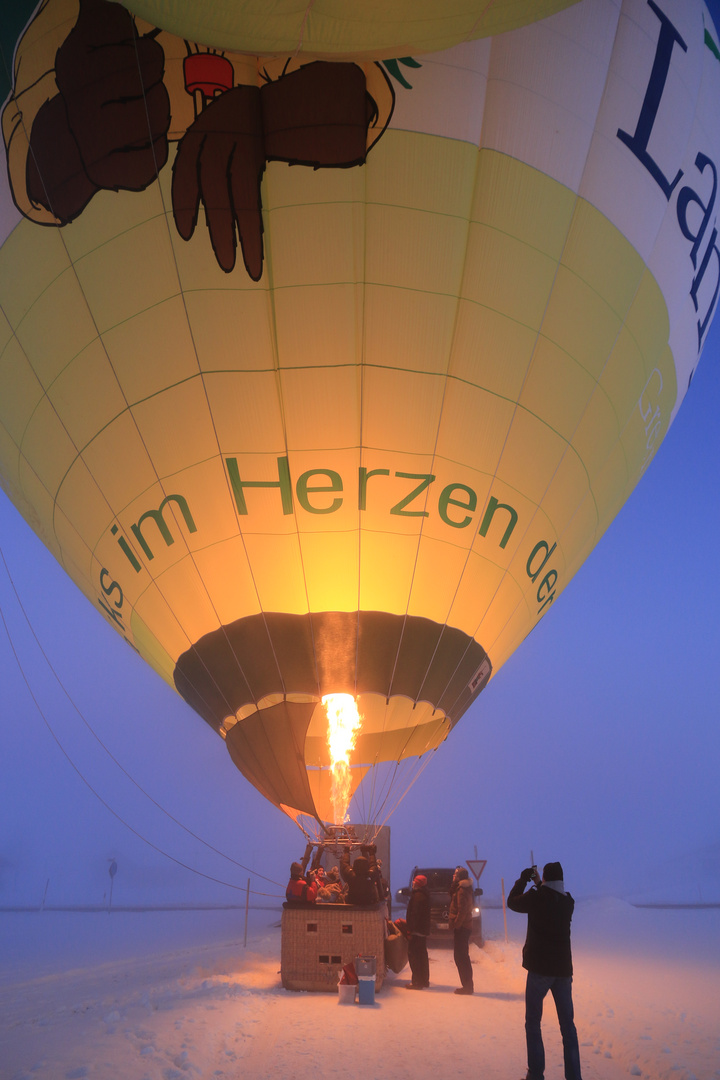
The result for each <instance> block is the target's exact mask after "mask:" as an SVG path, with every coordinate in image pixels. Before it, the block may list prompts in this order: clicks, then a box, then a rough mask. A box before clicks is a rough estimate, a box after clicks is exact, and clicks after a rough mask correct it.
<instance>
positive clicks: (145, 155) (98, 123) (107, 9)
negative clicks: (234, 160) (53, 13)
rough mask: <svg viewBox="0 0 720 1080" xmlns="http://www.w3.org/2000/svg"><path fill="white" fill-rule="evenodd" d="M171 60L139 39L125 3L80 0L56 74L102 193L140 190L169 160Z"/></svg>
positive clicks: (84, 155) (87, 165)
mask: <svg viewBox="0 0 720 1080" xmlns="http://www.w3.org/2000/svg"><path fill="white" fill-rule="evenodd" d="M164 63H165V57H164V54H163V50H162V48H161V46H160V45H158V43H157V42H156V41H155V40H154V39H153V38H152V37H139V36H138V33H137V30H136V28H135V23H134V21H133V18H132V16H131V15H130V14H129V12H128V11H126V9H125V8H124V7H122V6H121V5H120V4H114V3H108V2H107V0H80V14H79V16H78V20H77V22H76V24H75V26H74V27H73V29H72V30H71V32H70V34H69V35H68V37H67V39H66V40H65V42H64V43H63V44H62V46H61V47H60V49H58V52H57V56H56V59H55V75H56V79H57V85H58V90H59V91H60V94H61V95H62V98H63V101H64V103H65V109H66V111H67V118H68V124H69V127H70V130H71V132H72V134H73V136H74V138H75V141H76V142H77V145H78V149H79V152H80V157H81V159H82V162H83V165H84V167H85V171H86V173H87V175H88V178H89V179H90V180H91V181H92V183H94V184H96V185H97V186H98V187H99V188H113V189H115V190H117V189H118V188H124V189H128V190H130V191H140V190H142V189H143V188H145V187H147V185H148V184H150V183H152V181H153V180H154V179H155V177H156V175H157V173H158V172H159V171H160V169H161V168H162V167H163V165H164V164H165V162H166V161H167V152H168V147H167V137H166V136H167V131H168V127H169V125H170V101H169V98H168V94H167V90H166V89H165V87H164V86H163V81H162V80H163V69H164Z"/></svg>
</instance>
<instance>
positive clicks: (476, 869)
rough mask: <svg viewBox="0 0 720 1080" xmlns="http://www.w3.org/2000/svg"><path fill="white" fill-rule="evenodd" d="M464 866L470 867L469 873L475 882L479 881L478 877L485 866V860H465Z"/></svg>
mask: <svg viewBox="0 0 720 1080" xmlns="http://www.w3.org/2000/svg"><path fill="white" fill-rule="evenodd" d="M465 862H466V864H467V865H468V866H469V867H470V872H471V873H472V875H473V877H474V878H475V880H476V881H479V880H480V875H481V874H482V872H483V870H484V869H485V867H486V866H487V859H466V860H465Z"/></svg>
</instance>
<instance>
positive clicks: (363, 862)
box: [353, 855, 370, 877]
mask: <svg viewBox="0 0 720 1080" xmlns="http://www.w3.org/2000/svg"><path fill="white" fill-rule="evenodd" d="M353 870H354V871H355V873H356V874H357V875H358V877H367V876H368V874H369V872H370V863H369V862H368V861H367V859H366V858H365V856H364V855H358V857H357V859H356V860H355V862H354V863H353Z"/></svg>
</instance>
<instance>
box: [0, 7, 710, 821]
mask: <svg viewBox="0 0 720 1080" xmlns="http://www.w3.org/2000/svg"><path fill="white" fill-rule="evenodd" d="M445 6H446V5H445ZM555 6H556V7H559V6H561V5H555ZM265 7H267V5H265ZM90 9H92V10H90ZM109 9H113V10H112V11H111V10H109ZM118 10H120V11H121V10H122V9H119V8H118V6H117V5H111V4H104V3H101V2H100V0H95V3H94V4H93V5H87V6H86V8H84V9H83V10H82V11H81V13H80V15H79V14H78V8H77V5H76V4H73V3H71V2H69V0H50V3H48V4H47V5H46V7H45V8H44V9H43V10H42V11H41V12H40V14H39V15H38V16H37V18H36V19H35V21H34V22H32V23H31V24H30V26H29V27H28V29H27V32H26V34H25V36H24V37H23V39H22V41H21V43H20V45H19V47H18V51H17V55H16V80H15V87H14V96H12V97H11V99H10V100H9V102H8V104H7V105H6V108H5V112H4V116H3V130H4V134H5V141H6V147H7V154H8V174H9V185H10V186H9V187H8V189H7V191H6V192H5V194H4V195H3V206H2V214H3V217H2V220H3V222H5V223H6V224H5V238H4V243H3V246H2V249H0V306H1V309H2V315H1V317H0V349H1V350H2V351H1V354H0V425H1V426H0V460H1V463H2V464H1V470H2V482H3V485H4V487H5V489H6V490H7V491H8V493H9V494H10V497H11V498H13V500H14V501H15V503H16V505H18V507H19V508H20V509H21V510H22V512H23V513H24V514H25V516H26V517H27V519H28V521H30V523H31V525H32V526H33V528H34V529H35V530H36V531H37V532H38V534H39V535H40V536H41V537H42V539H43V540H44V542H45V543H46V544H47V545H48V547H49V548H50V549H51V551H53V553H54V554H55V555H56V557H57V558H58V560H59V561H60V563H61V564H62V565H63V566H64V567H65V569H66V570H67V571H68V573H69V574H70V575H71V576H72V578H73V579H74V580H75V581H76V582H77V584H78V585H79V587H80V588H81V589H83V591H84V592H85V593H86V595H87V596H88V598H89V599H90V600H91V601H92V602H93V603H94V604H96V605H97V606H98V607H99V609H100V610H101V611H102V612H103V614H104V615H105V617H106V618H107V619H109V620H110V621H111V623H112V625H113V626H114V628H115V629H116V630H117V631H118V632H119V633H120V634H121V635H122V636H123V637H124V638H125V639H126V641H128V642H129V643H130V644H131V645H132V646H133V647H134V648H135V649H137V650H138V652H139V653H140V654H141V655H142V656H143V657H144V658H145V659H146V660H147V662H148V663H150V664H151V665H152V666H153V667H154V668H155V670H156V671H157V672H158V673H159V674H160V675H161V676H162V677H163V678H165V679H166V680H167V682H168V683H170V685H172V686H174V687H175V688H176V689H177V690H178V691H179V693H180V694H181V695H182V696H183V697H184V698H185V700H186V701H188V702H189V703H190V704H191V705H192V707H193V708H194V709H196V711H197V712H198V713H199V714H200V716H202V717H203V718H204V719H205V720H206V721H207V722H208V723H209V724H210V725H211V726H212V727H213V728H214V729H215V730H216V731H218V732H219V734H220V735H221V736H222V737H223V738H224V739H225V741H226V744H227V747H228V750H229V752H230V754H231V756H232V758H233V760H234V761H235V763H236V765H237V766H238V768H239V769H240V770H241V771H242V772H243V773H244V775H245V776H247V777H248V779H250V780H251V782H252V783H254V784H255V785H256V786H257V787H258V789H259V790H260V791H262V792H263V794H265V795H266V796H267V798H268V799H270V800H271V801H272V802H273V803H274V804H275V805H277V806H280V807H282V808H283V809H284V810H285V811H286V812H288V813H290V814H291V815H292V816H293V817H297V816H298V815H300V814H303V815H308V816H310V817H313V818H316V819H318V820H321V821H328V820H332V809H331V804H330V780H329V774H328V764H329V758H328V748H327V742H326V716H325V710H324V708H323V706H322V704H321V700H320V699H321V698H322V696H323V695H325V694H329V693H349V694H352V695H353V696H354V697H355V698H356V699H357V701H358V706H359V709H360V712H361V714H362V717H363V724H362V729H361V732H360V734H359V736H358V739H357V743H356V747H355V750H354V752H353V756H352V759H351V766H352V772H353V785H354V787H357V785H358V783H360V781H361V780H362V778H363V777H364V776H365V775H366V774H367V773H368V771H369V770H370V771H371V772H372V770H374V769H375V767H376V766H378V765H381V764H382V763H392V764H393V765H397V764H398V763H400V762H403V761H410V762H416V761H418V760H419V759H420V758H421V757H422V755H424V754H425V753H426V752H427V751H428V750H430V749H434V748H436V747H437V746H438V745H439V744H440V743H441V742H442V741H443V740H444V739H445V738H446V737H447V734H448V733H449V731H450V730H451V728H452V727H453V726H454V724H455V723H457V721H458V720H459V719H460V717H461V716H462V714H463V713H464V712H465V711H466V709H467V708H468V707H469V705H470V704H471V703H472V701H474V699H475V698H476V697H477V695H478V694H479V693H480V691H481V690H482V689H483V687H484V686H485V685H486V684H487V681H488V679H489V678H490V676H491V674H492V673H494V672H497V670H498V669H499V668H500V667H501V666H502V664H503V663H504V662H505V660H506V659H507V658H508V657H509V656H510V655H511V654H512V652H513V650H514V649H515V648H517V646H518V645H519V644H520V642H521V641H522V640H523V639H524V637H525V636H526V635H527V634H528V633H529V632H530V630H532V629H533V627H534V626H535V625H537V623H538V621H539V620H540V619H541V618H542V617H543V615H544V614H545V613H546V612H547V611H548V610H549V609H550V607H551V606H552V605H553V603H554V602H555V600H556V599H557V597H558V596H559V594H560V592H561V591H562V589H563V588H564V587H565V585H566V584H567V582H568V581H569V580H570V578H571V577H572V576H573V574H574V573H575V572H576V570H577V569H578V568H579V566H580V565H581V564H582V562H583V560H584V559H585V558H586V557H587V555H588V554H589V552H590V551H591V550H592V548H593V546H594V545H595V543H596V542H597V541H598V539H599V538H600V536H601V535H602V533H603V532H604V530H605V529H606V528H607V527H608V525H609V524H610V522H611V521H612V519H613V518H614V516H615V515H616V514H617V512H618V510H619V509H620V507H621V506H622V505H623V503H624V502H625V500H626V499H627V497H628V495H629V494H630V493H631V491H632V490H633V488H634V486H635V484H636V483H637V482H638V480H639V479H640V477H641V476H642V474H643V472H644V470H645V469H646V468H647V466H648V464H649V462H650V461H651V460H652V457H653V456H654V453H655V451H656V449H657V447H658V446H659V444H660V442H661V440H662V438H663V437H664V435H665V433H666V432H667V429H668V426H669V424H670V422H671V420H672V418H673V416H674V415H675V412H676V410H677V408H678V407H679V405H680V402H681V401H682V398H683V396H684V394H685V392H686V390H687V387H688V385H689V382H690V379H691V377H692V373H693V370H694V368H695V365H696V362H697V358H698V355H699V353H700V350H701V348H702V345H703V343H704V340H705V337H706V335H707V330H708V327H709V324H710V320H711V318H712V315H713V313H714V309H715V304H716V300H717V293H718V280H719V277H720V274H719V268H720V255H719V254H718V247H717V231H716V228H715V199H716V189H717V170H716V163H717V161H718V158H719V156H720V125H719V124H718V118H717V107H716V102H717V100H718V92H719V91H720V60H719V59H718V55H719V54H718V49H717V44H716V38H715V37H714V31H711V29H710V28H711V27H712V24H711V22H710V20H709V17H708V16H707V12H706V10H705V8H704V5H703V4H701V3H694V2H693V3H689V2H687V0H682V2H680V0H675V2H671V0H667V2H663V3H660V4H652V5H650V4H648V3H645V2H644V0H625V2H624V3H622V4H621V3H619V2H618V3H608V2H605V0H582V2H580V3H576V4H573V5H571V6H569V7H567V9H566V10H563V11H558V12H557V13H555V14H552V15H551V17H549V18H544V19H541V20H538V21H535V22H533V23H531V24H529V25H526V26H520V28H519V29H516V30H514V31H513V32H512V33H505V34H502V36H499V37H490V38H484V39H479V40H472V41H467V42H464V43H463V44H460V45H457V46H455V47H453V48H451V49H448V50H445V51H442V52H435V53H432V54H429V55H420V56H419V57H418V58H417V59H414V58H413V57H410V56H409V55H407V56H405V57H404V59H402V60H392V59H391V60H388V61H387V62H382V60H377V62H376V61H372V60H368V58H367V51H366V50H365V49H363V48H358V50H357V55H356V56H355V58H354V59H353V57H352V55H350V56H347V55H346V57H345V62H344V63H342V64H337V63H328V62H325V61H316V62H313V60H312V58H311V59H308V60H306V59H305V58H302V57H300V58H294V59H293V60H289V59H288V58H287V57H284V58H274V59H272V60H270V59H268V58H263V57H259V56H257V55H250V54H248V53H247V52H245V53H230V52H228V53H226V54H225V56H223V57H219V56H217V55H216V54H213V53H211V52H208V51H207V49H206V48H204V46H205V45H207V44H208V43H210V44H212V41H211V40H210V38H209V37H208V38H207V39H206V40H204V41H203V40H201V41H200V43H199V44H198V42H196V41H193V42H189V41H187V40H183V39H182V38H179V37H177V36H176V35H175V34H174V33H172V32H171V31H172V29H173V28H172V26H171V27H170V30H168V29H167V28H166V27H162V29H161V30H160V32H156V30H157V28H152V27H148V26H147V25H145V24H144V23H143V22H141V21H138V23H137V32H138V33H140V35H141V36H140V38H139V39H138V40H139V41H140V43H141V44H142V49H136V48H135V46H136V45H137V44H138V40H133V39H132V33H131V37H130V43H131V44H132V46H133V49H132V56H133V59H132V61H131V62H129V72H130V76H132V78H133V79H134V80H135V83H133V85H136V84H137V85H140V84H141V85H142V93H140V92H138V95H137V100H138V102H139V101H143V102H144V103H145V105H146V106H147V108H145V107H144V108H143V109H142V110H136V112H135V113H134V119H132V117H131V120H128V121H126V119H125V118H123V119H122V120H121V119H120V114H119V113H118V114H117V119H116V120H115V121H112V122H110V121H108V122H107V123H105V122H103V123H101V122H100V121H99V120H98V119H97V117H98V116H100V117H102V116H104V117H107V116H111V117H112V116H115V113H114V112H113V111H112V109H110V110H109V111H108V109H107V108H106V110H105V112H103V111H102V109H101V108H99V107H98V109H97V111H96V112H95V113H94V112H93V108H94V105H95V104H99V105H102V104H103V101H105V104H106V105H107V101H110V100H111V99H112V101H111V103H112V102H117V101H119V100H120V98H121V96H122V95H120V93H119V92H115V97H114V98H113V97H112V94H111V93H110V91H109V90H108V80H109V79H110V78H111V75H112V77H113V78H114V77H115V73H114V72H113V73H111V74H108V72H107V71H102V72H98V71H97V70H94V74H92V73H91V72H90V67H89V66H88V68H87V71H88V72H89V73H88V74H87V77H86V78H85V76H84V75H83V71H85V70H86V69H85V68H84V67H83V63H85V62H86V63H87V64H88V65H90V60H89V59H87V58H88V57H90V56H91V55H92V49H91V48H90V46H92V44H93V41H96V40H97V37H98V35H100V36H101V37H102V36H103V35H105V38H106V39H107V40H110V38H112V40H113V43H114V44H113V48H114V49H116V50H117V55H120V54H121V53H122V49H123V48H124V46H125V45H126V44H127V40H128V39H127V34H128V31H127V22H125V23H123V22H122V21H121V20H120V21H118V16H117V11H118ZM134 10H135V9H134ZM137 10H138V11H139V10H140V9H139V7H138V8H137ZM143 13H145V12H143ZM125 18H127V17H125ZM158 18H159V16H158ZM43 20H45V22H43ZM93 20H94V21H93ZM117 27H119V30H118V29H116V28H117ZM123 27H125V29H123ZM706 28H707V29H706ZM123 34H124V35H125V37H123ZM88 43H89V44H88ZM145 49H147V57H144V53H143V50H145ZM156 49H159V50H161V54H162V55H160V54H158V53H157V52H156V51H155V50H156ZM83 50H85V51H83ZM123 55H125V54H123ZM378 55H380V51H379V52H378ZM136 56H137V57H140V59H137V60H136V59H134V58H135V57H136ZM83 57H85V58H86V59H85V61H83ZM188 57H198V58H199V59H198V60H197V61H196V60H192V62H191V63H186V60H187V58H188ZM208 57H210V59H209V60H208ZM221 61H222V62H221ZM123 63H124V62H123ZM133 65H136V66H135V67H133ZM91 74H92V77H91ZM127 74H128V72H127V71H126V70H125V68H123V64H121V63H119V64H118V72H117V78H118V79H122V78H125V77H126V75H127ZM83 80H84V81H83ZM117 85H120V83H118V84H117ZM103 94H104V95H105V98H103ZM106 99H107V100H106ZM126 100H127V95H125V97H124V98H123V101H126ZM148 103H149V104H148ZM113 108H114V105H113ZM53 109H54V110H57V111H56V112H54V113H51V112H50V111H49V110H53ZM138 115H140V116H141V119H140V120H139V121H138ZM58 118H59V119H58ZM51 121H52V122H51ZM113 123H115V124H116V127H115V128H113ZM132 124H134V125H135V127H132ZM138 125H139V126H138ZM143 125H144V127H143ZM148 125H149V126H148ZM66 129H67V130H66ZM128 130H130V132H131V135H132V137H131V135H128ZM137 132H139V133H140V134H137ZM63 133H65V134H67V133H69V135H70V136H71V139H70V140H69V141H68V140H66V141H65V142H62V139H63V138H64V137H65V136H64V135H63ZM133 133H134V134H133ZM141 136H142V138H141ZM113 140H114V141H113ZM123 140H124V142H123ZM143 140H144V141H143ZM138 147H140V150H141V151H142V153H143V154H145V158H144V160H147V159H148V156H149V155H151V161H152V162H154V165H153V168H152V169H151V171H150V175H148V176H146V177H145V179H143V180H140V179H137V178H136V179H132V178H131V179H130V180H128V179H127V168H126V167H127V166H128V162H129V161H130V159H131V157H132V155H133V154H134V152H135V151H136V150H138ZM63 155H64V156H63ZM73 155H74V156H73ZM353 155H354V156H353ZM120 159H121V160H120ZM58 162H61V163H64V164H63V169H64V170H65V171H64V172H62V170H61V169H59V166H58ZM118 162H119V163H118ZM253 162H255V163H256V164H255V165H254V166H253V165H252V163H253ZM251 166H252V167H253V168H255V172H252V173H249V172H248V170H249V169H251ZM113 169H117V170H125V172H123V177H122V178H121V181H120V180H118V179H117V178H118V176H119V175H120V173H119V172H113ZM60 173H62V175H60ZM134 175H135V174H134ZM137 176H140V173H139V172H138V173H137ZM248 176H250V179H251V180H252V182H250V181H249V180H248ZM253 178H254V179H253ZM111 181H112V182H111ZM253 185H254V186H253ZM115 188H117V190H115ZM68 208H69V209H68ZM193 215H194V216H193ZM384 799H385V795H383V800H384ZM383 800H379V799H378V800H377V805H378V807H379V805H380V802H382V801H383ZM378 812H379V811H378ZM383 812H384V811H383Z"/></svg>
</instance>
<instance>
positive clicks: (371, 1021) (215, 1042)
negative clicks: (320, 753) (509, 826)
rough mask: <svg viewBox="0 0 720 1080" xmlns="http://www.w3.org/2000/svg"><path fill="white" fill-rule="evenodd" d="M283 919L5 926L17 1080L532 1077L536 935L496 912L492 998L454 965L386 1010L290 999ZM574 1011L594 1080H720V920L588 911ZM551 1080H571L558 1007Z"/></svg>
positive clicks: (398, 989) (2, 1051) (384, 996)
mask: <svg viewBox="0 0 720 1080" xmlns="http://www.w3.org/2000/svg"><path fill="white" fill-rule="evenodd" d="M278 919H279V912H277V911H271V910H264V911H263V910H258V911H252V912H251V913H250V926H249V931H248V942H247V947H245V948H244V947H243V924H244V914H243V912H242V911H221V912H207V911H192V912H187V911H185V912H158V911H147V912H143V913H122V912H112V913H111V914H107V913H104V912H98V913H88V912H83V913H75V912H51V911H45V912H36V913H3V914H2V915H0V1077H2V1080H85V1078H87V1080H116V1078H117V1080H185V1078H194V1080H198V1078H203V1080H205V1078H209V1077H217V1078H233V1080H234V1078H237V1077H246V1076H247V1077H257V1078H259V1080H263V1078H266V1077H268V1078H272V1080H281V1078H282V1080H316V1078H317V1076H318V1075H320V1076H322V1077H323V1078H324V1080H331V1078H334V1077H337V1078H338V1080H340V1078H342V1080H360V1078H362V1080H375V1078H379V1077H382V1078H384V1080H404V1078H408V1080H410V1078H412V1080H425V1078H427V1080H429V1078H431V1077H432V1078H436V1077H448V1078H452V1080H457V1078H463V1077H472V1078H473V1080H475V1078H478V1077H481V1078H482V1080H501V1078H502V1080H508V1078H510V1080H520V1077H522V1076H524V1075H525V1058H524V1037H523V990H524V972H523V970H522V968H521V966H520V944H521V942H522V940H523V938H524V931H525V919H524V917H522V916H518V915H514V914H513V913H512V912H508V929H509V934H510V942H509V944H506V942H505V935H504V928H503V916H502V911H500V910H497V909H494V910H486V911H485V912H484V923H485V932H486V936H487V944H486V947H485V948H484V949H482V950H479V949H476V948H475V946H472V947H471V952H472V955H473V963H474V967H475V987H476V993H475V996H474V997H472V998H463V997H458V996H456V995H454V994H453V993H452V990H453V989H454V988H455V987H456V986H457V985H458V980H457V976H456V972H455V967H454V964H453V960H452V951H451V950H447V949H434V950H431V954H430V955H431V967H430V978H431V982H432V986H431V988H430V990H428V991H425V992H423V993H415V994H411V993H406V992H405V990H404V986H405V983H406V982H407V972H404V973H403V974H402V975H399V976H390V978H389V979H388V980H387V981H386V983H385V985H384V987H383V989H382V992H381V993H380V994H379V995H378V996H377V998H376V1002H375V1004H374V1005H373V1006H360V1005H350V1006H346V1005H341V1004H339V1002H338V998H337V997H335V996H331V995H326V994H304V993H302V994H298V993H290V992H287V991H284V990H283V989H282V988H281V986H280V976H279V967H280V931H279V928H278ZM573 941H574V953H575V1008H576V1020H577V1025H578V1032H579V1035H580V1043H581V1054H582V1063H583V1076H584V1078H585V1080H616V1078H618V1077H627V1076H638V1077H644V1078H647V1080H693V1078H694V1080H720V909H718V908H711V909H690V910H653V909H641V908H634V907H631V906H630V905H629V904H627V903H625V902H624V901H621V900H615V899H594V900H584V901H580V902H578V905H577V907H576V913H575V919H574V922H573ZM545 1031H546V1050H547V1055H548V1067H547V1071H546V1076H547V1078H548V1080H562V1075H563V1072H562V1053H561V1048H560V1041H559V1035H558V1032H557V1021H556V1019H555V1013H554V1006H553V1004H552V1002H551V1001H550V1000H549V1003H548V1006H547V1008H546V1020H545Z"/></svg>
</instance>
